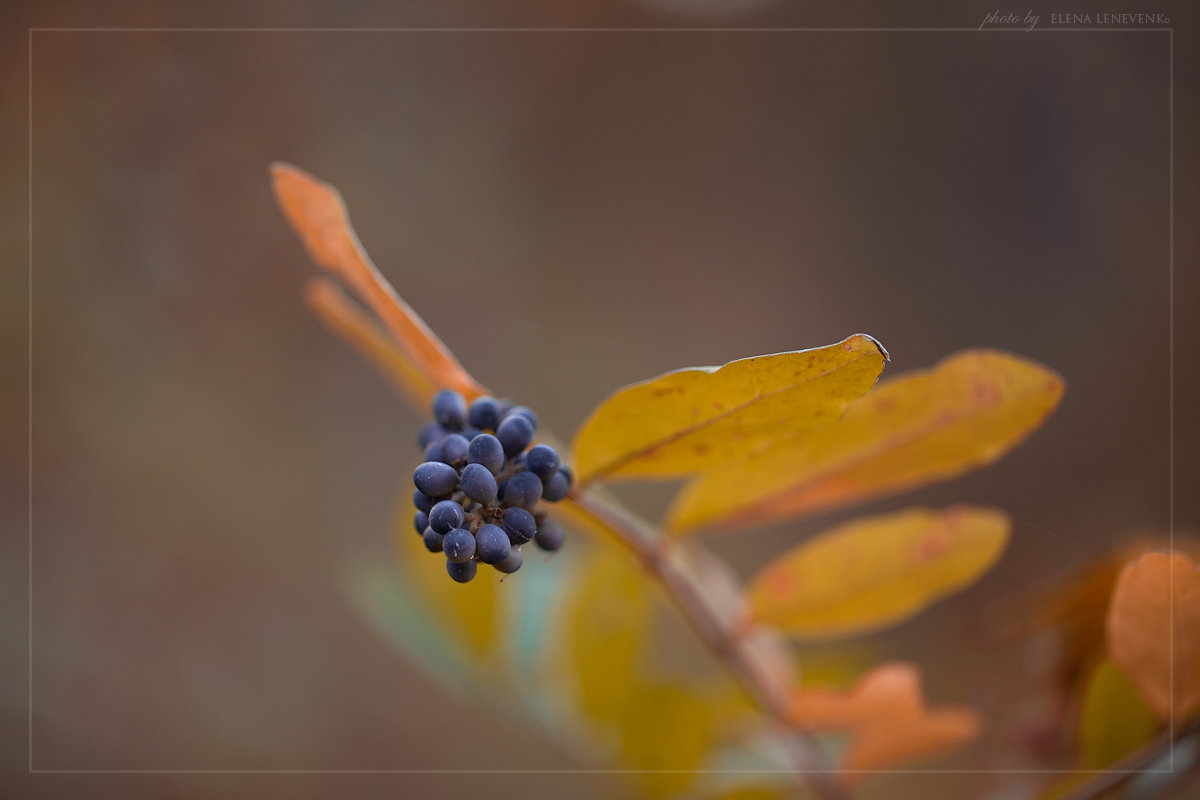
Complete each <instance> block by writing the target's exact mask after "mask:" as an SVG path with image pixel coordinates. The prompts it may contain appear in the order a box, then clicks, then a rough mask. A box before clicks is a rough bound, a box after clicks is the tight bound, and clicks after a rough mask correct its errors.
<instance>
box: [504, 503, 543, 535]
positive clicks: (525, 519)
mask: <svg viewBox="0 0 1200 800" xmlns="http://www.w3.org/2000/svg"><path fill="white" fill-rule="evenodd" d="M500 527H501V528H503V529H504V532H505V533H507V534H508V540H509V542H511V543H512V544H525V543H526V542H528V541H529V540H530V539H532V538H533V535H534V534H535V533H537V520H535V519H534V518H533V514H530V513H529V512H528V511H526V510H525V509H523V508H506V509H504V516H503V517H501V519H500Z"/></svg>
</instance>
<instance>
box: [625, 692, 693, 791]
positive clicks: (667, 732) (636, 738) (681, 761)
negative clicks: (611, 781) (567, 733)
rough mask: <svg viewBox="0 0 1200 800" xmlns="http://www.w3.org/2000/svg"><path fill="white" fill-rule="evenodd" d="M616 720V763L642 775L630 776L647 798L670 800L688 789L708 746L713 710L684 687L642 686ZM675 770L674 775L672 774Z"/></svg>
mask: <svg viewBox="0 0 1200 800" xmlns="http://www.w3.org/2000/svg"><path fill="white" fill-rule="evenodd" d="M630 701H631V702H630V703H629V705H628V706H627V709H628V712H627V714H626V715H625V716H624V718H623V719H622V720H621V723H622V724H621V761H622V763H624V764H627V765H628V766H629V768H630V769H635V770H669V771H664V772H644V773H641V774H638V775H636V776H635V778H636V780H637V783H638V784H639V786H640V788H641V790H642V791H643V792H644V793H645V794H646V795H648V796H650V797H670V796H674V795H677V794H679V793H680V792H682V791H684V790H685V789H687V788H688V786H689V785H691V784H692V783H693V782H694V781H695V779H696V775H695V774H693V773H690V772H687V770H693V769H696V768H698V767H699V766H700V764H701V762H702V761H703V760H704V758H705V756H707V755H708V751H709V747H710V746H711V744H712V734H713V722H714V720H713V709H712V706H711V704H710V703H708V702H706V698H705V697H704V696H703V695H702V694H701V693H699V692H697V691H695V690H694V689H693V688H692V687H689V686H687V685H685V684H669V683H658V684H650V685H642V686H640V687H638V690H637V692H636V693H635V694H634V695H633V696H632V697H631V698H630ZM677 770H678V771H677Z"/></svg>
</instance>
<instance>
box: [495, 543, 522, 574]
mask: <svg viewBox="0 0 1200 800" xmlns="http://www.w3.org/2000/svg"><path fill="white" fill-rule="evenodd" d="M524 562H525V557H524V556H522V555H521V551H520V550H518V549H517V548H515V547H514V548H513V549H512V552H510V553H509V554H508V558H506V559H504V560H503V561H497V562H496V563H495V564H492V566H493V567H495V568H496V569H498V570H500V571H501V572H504V573H508V574H511V573H513V572H516V571H517V570H519V569H520V568H521V564H523V563H524Z"/></svg>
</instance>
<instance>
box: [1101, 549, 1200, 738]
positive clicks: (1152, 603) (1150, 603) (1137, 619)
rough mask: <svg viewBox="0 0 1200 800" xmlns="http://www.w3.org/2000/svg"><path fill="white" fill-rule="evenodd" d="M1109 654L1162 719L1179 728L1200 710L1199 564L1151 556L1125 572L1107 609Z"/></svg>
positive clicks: (1183, 558) (1171, 556) (1182, 557)
mask: <svg viewBox="0 0 1200 800" xmlns="http://www.w3.org/2000/svg"><path fill="white" fill-rule="evenodd" d="M1108 653H1109V656H1110V657H1111V658H1112V660H1113V662H1114V663H1115V664H1116V665H1117V666H1118V667H1120V668H1121V669H1122V670H1124V671H1125V673H1126V674H1127V675H1128V676H1129V678H1130V679H1131V680H1132V681H1133V683H1134V685H1135V686H1136V687H1137V688H1138V691H1140V692H1141V693H1142V697H1144V698H1145V700H1146V702H1147V703H1148V704H1149V706H1150V708H1151V709H1153V710H1154V712H1155V713H1156V714H1158V716H1159V718H1160V719H1168V718H1171V717H1172V716H1173V717H1174V721H1175V724H1176V725H1178V724H1180V723H1182V722H1183V721H1184V719H1185V718H1186V717H1188V716H1189V715H1190V714H1191V713H1192V712H1194V711H1196V709H1197V708H1200V567H1198V566H1197V565H1196V562H1194V561H1192V560H1191V559H1190V558H1188V557H1187V556H1186V555H1184V554H1182V553H1171V554H1168V553H1146V554H1144V555H1143V556H1142V557H1141V558H1139V559H1138V560H1137V561H1134V562H1133V563H1131V564H1129V565H1127V566H1126V567H1125V569H1123V570H1122V571H1121V574H1120V575H1119V576H1118V577H1117V583H1116V586H1115V587H1114V588H1113V596H1112V601H1111V603H1110V604H1109V609H1108ZM1172 678H1173V681H1172ZM1172 684H1173V685H1172Z"/></svg>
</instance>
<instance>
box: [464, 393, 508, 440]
mask: <svg viewBox="0 0 1200 800" xmlns="http://www.w3.org/2000/svg"><path fill="white" fill-rule="evenodd" d="M467 422H469V423H470V424H471V425H474V426H475V427H476V428H481V429H484V430H489V431H494V430H496V426H497V425H499V424H500V407H499V406H498V405H497V404H496V398H494V397H488V396H487V395H486V394H485V395H482V396H480V397H476V398H475V401H474V402H473V403H471V408H470V410H468V411H467Z"/></svg>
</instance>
